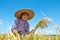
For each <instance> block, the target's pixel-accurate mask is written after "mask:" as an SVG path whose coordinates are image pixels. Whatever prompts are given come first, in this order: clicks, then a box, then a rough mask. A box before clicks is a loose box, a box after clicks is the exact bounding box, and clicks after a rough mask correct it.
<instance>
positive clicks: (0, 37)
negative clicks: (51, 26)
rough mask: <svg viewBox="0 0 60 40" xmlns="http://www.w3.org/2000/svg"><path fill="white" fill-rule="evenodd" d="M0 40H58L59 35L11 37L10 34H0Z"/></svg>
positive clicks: (59, 38)
mask: <svg viewBox="0 0 60 40" xmlns="http://www.w3.org/2000/svg"><path fill="white" fill-rule="evenodd" d="M0 40H60V36H59V35H37V34H33V35H26V36H19V35H17V36H13V35H10V34H0Z"/></svg>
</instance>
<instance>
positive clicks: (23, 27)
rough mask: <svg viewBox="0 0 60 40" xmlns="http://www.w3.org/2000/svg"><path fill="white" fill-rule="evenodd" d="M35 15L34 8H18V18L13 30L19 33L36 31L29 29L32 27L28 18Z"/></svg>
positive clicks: (16, 14) (24, 33) (16, 15)
mask: <svg viewBox="0 0 60 40" xmlns="http://www.w3.org/2000/svg"><path fill="white" fill-rule="evenodd" d="M33 16H34V12H33V11H32V10H29V9H22V10H18V11H17V12H16V13H15V17H16V20H15V22H14V24H13V25H12V32H13V33H14V34H16V33H18V34H20V35H26V34H30V33H31V32H32V31H34V30H32V31H29V29H30V27H29V23H28V22H27V20H30V19H32V18H33Z"/></svg>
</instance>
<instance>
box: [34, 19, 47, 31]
mask: <svg viewBox="0 0 60 40" xmlns="http://www.w3.org/2000/svg"><path fill="white" fill-rule="evenodd" d="M42 26H43V27H47V24H46V22H45V20H44V19H43V20H41V21H39V22H37V24H36V25H35V28H34V30H35V31H36V29H37V28H38V27H41V28H42Z"/></svg>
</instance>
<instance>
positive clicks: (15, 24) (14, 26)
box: [12, 19, 19, 33]
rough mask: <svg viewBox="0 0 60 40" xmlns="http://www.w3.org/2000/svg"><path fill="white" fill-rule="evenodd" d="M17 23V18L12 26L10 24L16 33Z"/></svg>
mask: <svg viewBox="0 0 60 40" xmlns="http://www.w3.org/2000/svg"><path fill="white" fill-rule="evenodd" d="M18 24H19V19H16V20H15V22H14V24H13V26H12V32H13V33H17V26H18Z"/></svg>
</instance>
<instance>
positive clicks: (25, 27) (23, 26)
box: [12, 19, 29, 35]
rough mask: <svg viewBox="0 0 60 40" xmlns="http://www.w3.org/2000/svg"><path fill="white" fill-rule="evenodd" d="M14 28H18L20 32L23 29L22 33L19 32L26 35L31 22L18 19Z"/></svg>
mask: <svg viewBox="0 0 60 40" xmlns="http://www.w3.org/2000/svg"><path fill="white" fill-rule="evenodd" d="M12 30H17V31H18V32H19V31H21V32H22V33H19V34H20V35H25V34H27V32H29V23H28V22H27V21H25V22H24V23H23V21H22V20H21V19H16V20H15V22H14V24H13V26H12Z"/></svg>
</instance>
